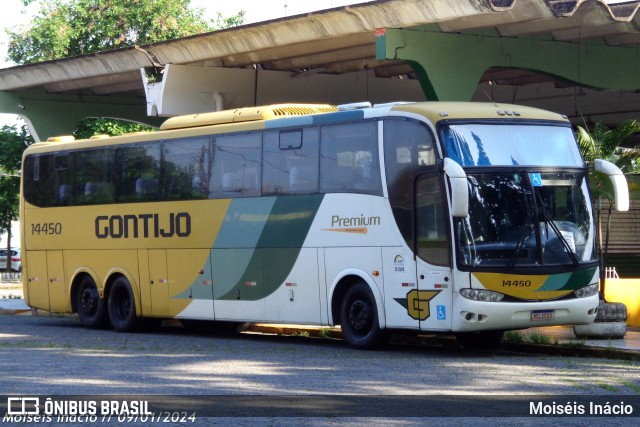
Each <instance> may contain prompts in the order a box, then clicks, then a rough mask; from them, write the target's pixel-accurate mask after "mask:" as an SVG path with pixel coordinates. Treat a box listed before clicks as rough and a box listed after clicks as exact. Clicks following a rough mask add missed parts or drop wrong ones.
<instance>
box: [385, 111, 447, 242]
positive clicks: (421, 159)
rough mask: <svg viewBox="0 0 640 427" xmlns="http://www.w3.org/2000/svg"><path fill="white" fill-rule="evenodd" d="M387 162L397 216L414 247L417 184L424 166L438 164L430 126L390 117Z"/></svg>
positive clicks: (386, 151) (386, 167) (404, 234)
mask: <svg viewBox="0 0 640 427" xmlns="http://www.w3.org/2000/svg"><path fill="white" fill-rule="evenodd" d="M383 126H384V164H385V172H386V176H387V189H388V192H389V202H390V203H391V209H392V210H393V216H394V218H395V220H396V224H398V228H399V229H400V233H402V236H403V237H404V240H405V242H406V243H407V245H408V246H409V247H413V239H414V233H413V226H414V223H413V215H414V212H413V185H414V180H415V177H416V176H417V175H418V173H419V172H420V170H422V169H423V168H425V169H428V168H433V166H434V165H435V163H436V152H435V149H434V146H435V144H434V138H433V135H432V133H431V132H429V130H428V128H427V127H426V126H425V125H423V124H421V123H420V122H418V121H415V120H407V119H395V118H393V119H386V120H384V122H383Z"/></svg>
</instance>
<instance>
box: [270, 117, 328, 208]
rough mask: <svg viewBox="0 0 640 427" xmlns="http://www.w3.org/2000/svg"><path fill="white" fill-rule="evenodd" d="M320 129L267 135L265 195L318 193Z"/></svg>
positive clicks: (275, 132) (286, 131)
mask: <svg viewBox="0 0 640 427" xmlns="http://www.w3.org/2000/svg"><path fill="white" fill-rule="evenodd" d="M319 135H320V132H319V129H318V128H304V129H296V130H283V131H273V132H266V133H265V134H264V169H263V174H264V175H263V178H262V192H263V194H265V195H269V194H305V193H307V194H308V193H317V192H318V155H319V153H318V150H319Z"/></svg>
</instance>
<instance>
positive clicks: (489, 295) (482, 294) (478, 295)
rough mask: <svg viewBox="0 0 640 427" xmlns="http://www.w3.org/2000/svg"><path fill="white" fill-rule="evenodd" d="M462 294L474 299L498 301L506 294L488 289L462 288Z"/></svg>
mask: <svg viewBox="0 0 640 427" xmlns="http://www.w3.org/2000/svg"><path fill="white" fill-rule="evenodd" d="M460 295H462V296H463V297H465V298H467V299H470V300H473V301H487V302H498V301H502V298H504V295H503V294H501V293H499V292H494V291H487V290H486V289H468V288H465V289H461V290H460Z"/></svg>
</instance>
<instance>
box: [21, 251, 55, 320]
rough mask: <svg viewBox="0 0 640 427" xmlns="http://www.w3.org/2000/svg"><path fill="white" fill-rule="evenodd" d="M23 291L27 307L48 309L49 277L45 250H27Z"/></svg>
mask: <svg viewBox="0 0 640 427" xmlns="http://www.w3.org/2000/svg"><path fill="white" fill-rule="evenodd" d="M23 274H25V275H26V278H25V279H24V280H25V283H26V284H27V289H28V292H26V293H25V297H26V300H27V304H28V305H29V307H33V308H39V309H41V310H47V311H48V310H49V284H48V283H49V277H48V274H47V253H46V252H45V251H27V253H26V263H25V268H23Z"/></svg>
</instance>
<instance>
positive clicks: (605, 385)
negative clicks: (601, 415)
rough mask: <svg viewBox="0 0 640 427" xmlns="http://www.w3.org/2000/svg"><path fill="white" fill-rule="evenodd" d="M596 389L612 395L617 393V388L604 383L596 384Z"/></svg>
mask: <svg viewBox="0 0 640 427" xmlns="http://www.w3.org/2000/svg"><path fill="white" fill-rule="evenodd" d="M597 385H598V387H600V388H601V389H604V390H607V391H610V392H613V393H617V392H618V388H617V387H614V386H612V385H611V384H605V383H598V384H597Z"/></svg>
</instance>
